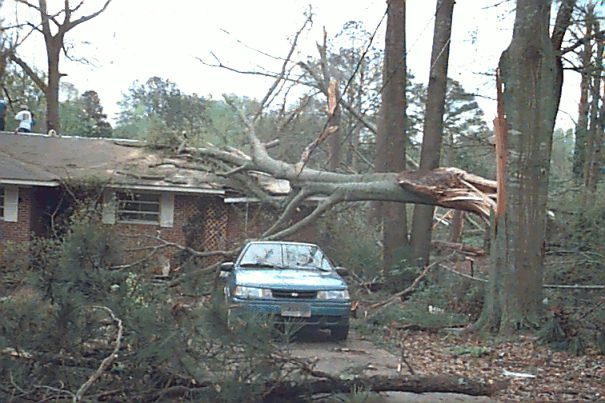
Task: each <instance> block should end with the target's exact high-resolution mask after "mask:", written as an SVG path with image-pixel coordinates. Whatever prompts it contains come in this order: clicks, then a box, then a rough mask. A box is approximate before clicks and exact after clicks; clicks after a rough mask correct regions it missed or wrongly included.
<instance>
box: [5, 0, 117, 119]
mask: <svg viewBox="0 0 605 403" xmlns="http://www.w3.org/2000/svg"><path fill="white" fill-rule="evenodd" d="M15 1H16V2H17V3H20V4H24V5H26V6H28V7H30V8H32V9H34V10H36V12H38V13H39V14H40V23H39V25H34V24H31V27H32V28H33V29H34V30H36V31H38V32H39V33H40V34H42V36H43V37H44V43H45V44H46V59H47V67H48V70H47V74H46V77H43V76H41V75H39V74H38V73H37V72H36V71H35V70H34V69H33V68H32V66H30V65H29V64H28V63H27V62H26V61H25V60H23V59H21V58H20V57H19V56H18V55H17V53H15V52H11V53H10V55H9V57H10V59H11V60H12V61H13V62H15V63H17V64H18V65H19V66H20V67H21V68H22V69H23V71H25V72H26V73H27V74H28V75H29V76H30V77H31V79H32V80H33V81H34V82H35V83H36V85H37V86H38V87H39V88H40V89H41V90H42V91H43V92H44V95H45V96H46V130H47V131H48V130H51V129H53V130H56V131H59V129H60V123H59V82H60V80H61V77H62V76H64V75H65V74H62V73H61V72H60V71H59V61H60V59H61V53H62V52H63V53H64V54H66V53H65V52H66V47H65V36H66V35H67V33H68V32H69V31H71V30H72V29H73V28H75V27H77V26H78V25H80V24H82V23H83V22H86V21H89V20H91V19H93V18H95V17H96V16H98V15H99V14H101V13H102V12H103V11H105V9H106V8H107V6H108V5H109V3H111V0H105V3H104V4H103V6H102V7H101V8H99V9H98V10H96V11H94V12H92V13H90V14H86V15H83V16H81V17H79V18H74V15H73V14H74V13H75V12H77V11H78V10H79V9H80V8H81V7H82V6H83V5H84V3H85V0H82V1H80V2H78V3H77V4H76V5H71V4H70V2H69V0H65V3H64V6H63V8H62V9H61V10H60V11H58V12H56V13H51V12H50V11H49V10H48V6H47V4H46V0H38V4H34V3H33V2H30V1H29V0H15ZM61 16H62V17H63V21H60V20H59V18H60V17H61ZM66 56H67V54H66Z"/></svg>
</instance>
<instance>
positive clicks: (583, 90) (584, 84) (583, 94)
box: [572, 24, 592, 183]
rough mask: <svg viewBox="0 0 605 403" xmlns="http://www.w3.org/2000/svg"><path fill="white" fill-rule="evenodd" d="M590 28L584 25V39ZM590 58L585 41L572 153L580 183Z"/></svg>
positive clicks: (588, 46)
mask: <svg viewBox="0 0 605 403" xmlns="http://www.w3.org/2000/svg"><path fill="white" fill-rule="evenodd" d="M591 34H592V27H591V25H590V24H586V33H585V35H586V38H590V36H591ZM591 56H592V41H591V40H587V41H586V43H585V44H584V47H583V49H582V65H581V66H580V68H581V69H582V80H581V81H580V102H579V104H578V123H577V124H576V132H575V135H576V136H575V137H576V138H575V142H574V153H573V165H572V170H573V175H574V177H575V178H576V180H577V181H578V183H581V178H582V168H583V167H584V163H585V161H586V133H587V131H588V111H589V104H588V89H589V87H590V58H591Z"/></svg>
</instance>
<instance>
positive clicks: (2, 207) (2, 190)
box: [0, 186, 4, 221]
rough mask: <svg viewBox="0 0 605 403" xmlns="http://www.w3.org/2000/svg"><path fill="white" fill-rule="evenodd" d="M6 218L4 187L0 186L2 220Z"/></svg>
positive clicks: (0, 217)
mask: <svg viewBox="0 0 605 403" xmlns="http://www.w3.org/2000/svg"><path fill="white" fill-rule="evenodd" d="M2 220H4V188H3V187H2V186H0V221H2Z"/></svg>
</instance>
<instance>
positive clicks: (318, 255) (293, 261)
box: [284, 244, 332, 270]
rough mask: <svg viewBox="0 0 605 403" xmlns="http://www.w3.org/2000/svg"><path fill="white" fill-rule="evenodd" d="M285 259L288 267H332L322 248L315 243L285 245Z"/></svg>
mask: <svg viewBox="0 0 605 403" xmlns="http://www.w3.org/2000/svg"><path fill="white" fill-rule="evenodd" d="M284 261H285V262H284V263H285V265H287V266H288V267H298V268H309V269H321V270H331V269H332V266H331V265H330V262H329V261H328V259H326V258H325V256H324V254H323V253H322V252H321V249H319V247H317V246H315V245H291V244H290V245H289V244H286V245H284Z"/></svg>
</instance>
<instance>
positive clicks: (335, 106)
mask: <svg viewBox="0 0 605 403" xmlns="http://www.w3.org/2000/svg"><path fill="white" fill-rule="evenodd" d="M339 99H340V93H339V92H338V83H337V82H336V80H331V81H330V83H329V84H328V123H327V126H328V127H334V128H336V129H335V130H334V132H333V133H332V134H330V137H328V147H329V149H330V164H329V167H330V171H336V170H338V168H339V167H340V160H341V154H342V153H341V135H340V133H341V132H342V130H341V128H340V120H341V118H340V105H339V103H338V100H339Z"/></svg>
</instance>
